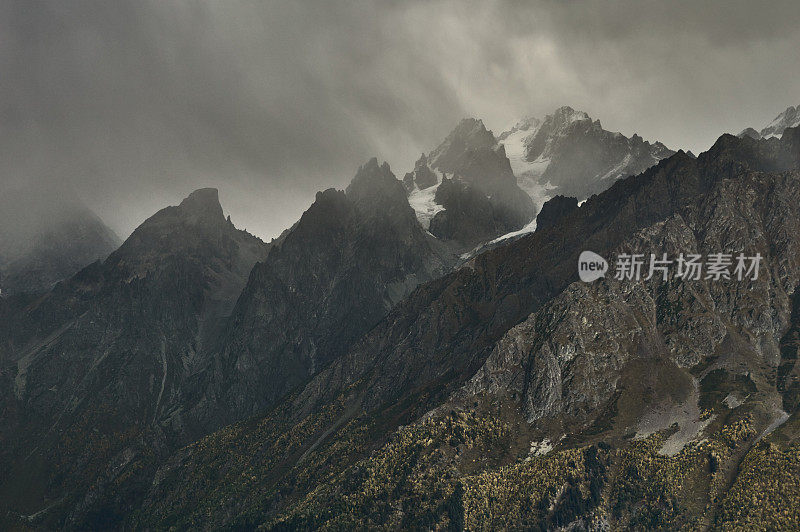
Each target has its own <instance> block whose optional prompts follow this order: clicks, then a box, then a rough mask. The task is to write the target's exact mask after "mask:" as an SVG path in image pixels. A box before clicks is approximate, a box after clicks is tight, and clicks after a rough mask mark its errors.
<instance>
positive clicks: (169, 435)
mask: <svg viewBox="0 0 800 532" xmlns="http://www.w3.org/2000/svg"><path fill="white" fill-rule="evenodd" d="M455 260H456V258H455V256H454V255H453V254H452V252H451V251H450V250H449V248H447V247H446V246H444V245H443V244H442V243H441V242H439V241H438V240H437V239H435V238H434V237H433V236H431V235H430V234H428V233H426V232H425V231H424V229H422V227H421V226H420V224H419V222H418V221H417V219H416V217H415V215H414V211H413V210H412V209H411V207H410V206H409V204H408V200H407V197H406V190H405V188H404V187H403V184H402V183H401V182H400V181H398V180H397V179H396V178H395V176H394V175H393V174H392V173H391V171H390V169H389V167H388V165H386V164H383V165H378V162H377V160H375V159H372V160H371V161H369V162H368V163H367V164H365V165H364V166H363V167H361V168H360V169H359V171H358V173H357V174H356V176H355V178H354V179H353V181H352V182H351V184H350V185H349V186H348V187H347V190H346V191H345V192H341V191H336V190H333V189H331V190H327V191H325V192H320V193H318V195H317V199H316V201H315V202H314V204H313V205H312V206H311V207H310V208H309V209H308V211H307V212H306V213H304V215H303V217H302V218H301V219H300V221H299V222H298V223H296V224H295V225H294V226H293V227H292V228H291V229H290V230H288V231H287V232H285V233H284V234H283V235H282V236H281V237H280V238H279V239H277V240H276V241H274V242H273V243H272V244H271V245H270V246H268V245H265V244H264V243H262V242H261V241H260V240H258V239H257V238H255V237H253V236H251V235H249V234H247V233H246V232H243V231H239V230H237V229H236V228H235V227H234V226H233V225H232V223H231V222H230V218H228V219H227V220H226V219H225V218H224V216H223V212H222V208H221V206H220V205H219V201H218V197H217V191H216V190H215V189H202V190H198V191H196V192H194V193H192V194H191V195H190V196H189V197H188V198H186V199H185V200H184V201H183V202H182V203H181V204H180V205H179V206H177V207H167V208H166V209H163V210H161V211H159V212H158V213H157V214H155V215H154V216H152V217H151V218H150V219H148V220H147V221H145V222H144V223H143V224H142V225H141V226H140V227H139V228H137V229H136V230H135V231H134V232H133V234H131V236H130V237H129V238H128V239H127V240H126V241H125V243H123V245H122V246H121V247H120V248H119V249H118V250H117V251H115V252H114V253H112V254H111V255H110V256H109V257H108V259H106V260H105V261H104V262H102V263H100V262H97V263H95V264H93V265H91V266H89V267H87V268H85V269H84V270H82V271H81V272H79V273H78V274H77V275H75V276H74V277H73V278H71V279H69V280H67V281H65V282H62V283H60V284H59V285H57V286H56V287H55V289H54V290H52V291H50V292H49V293H47V294H45V295H44V296H42V297H39V298H35V299H31V298H13V299H9V300H5V299H3V300H2V301H0V302H2V306H1V307H0V315H3V316H6V315H8V316H10V317H11V319H9V320H8V321H7V322H4V323H3V326H2V328H0V346H1V347H2V351H0V354H2V358H0V360H2V363H3V364H2V374H0V376H1V377H2V378H0V386H1V389H2V393H3V398H4V399H6V398H7V399H8V402H7V403H6V408H5V409H4V411H3V419H2V421H3V425H2V426H3V429H2V433H0V438H1V439H2V442H3V444H4V445H3V447H4V450H3V455H2V456H1V457H0V458H2V461H0V467H2V468H3V470H4V472H6V473H8V474H9V475H12V476H15V477H31V478H32V479H33V480H32V481H31V482H30V483H29V484H26V487H25V489H23V490H17V489H16V488H15V487H14V486H9V487H8V491H7V492H5V493H3V494H2V495H3V497H7V498H6V499H4V500H7V501H8V504H9V506H10V507H13V508H15V511H16V512H17V513H21V514H30V513H35V511H37V510H36V509H37V508H39V509H40V508H41V507H42V504H44V503H46V501H48V500H59V502H58V504H57V505H56V506H55V507H53V508H51V509H50V510H48V511H47V512H45V514H46V515H45V514H42V516H41V518H42V519H45V521H43V522H47V523H49V524H53V523H62V524H63V523H73V524H77V523H92V526H116V524H118V523H119V520H120V519H122V517H123V516H124V515H126V513H127V512H128V511H129V510H130V508H129V507H128V506H129V505H130V504H131V502H130V501H136V500H138V498H140V496H141V489H143V488H144V487H145V486H146V484H147V483H148V482H149V481H150V479H151V478H152V474H153V473H154V471H155V469H154V468H155V466H156V465H157V464H158V463H159V461H160V459H161V458H162V457H163V456H165V455H167V454H168V453H169V452H171V451H172V450H174V449H175V447H176V446H179V445H182V444H184V443H186V442H189V441H191V440H192V439H194V438H197V437H199V436H201V435H202V434H204V433H206V432H208V431H209V430H211V429H216V428H219V427H220V426H222V425H225V424H228V423H230V422H232V421H236V420H239V419H242V418H245V417H248V416H251V415H253V414H255V413H259V412H263V411H264V410H265V409H266V408H267V407H269V406H270V405H272V404H274V402H275V401H277V400H279V399H281V398H282V397H283V396H284V395H286V394H287V393H288V392H289V391H291V390H292V388H294V387H296V386H298V385H300V384H302V383H304V382H306V381H307V380H308V379H309V378H310V377H311V376H312V375H314V374H316V373H318V372H319V371H320V370H322V369H323V368H324V367H326V366H327V365H328V364H329V363H330V362H331V361H332V360H334V359H336V358H337V357H338V356H339V355H341V354H342V353H344V352H346V351H347V350H348V349H349V348H350V347H351V346H352V344H353V343H354V342H355V341H356V340H357V339H358V338H360V337H361V336H362V335H363V334H364V333H365V332H367V331H368V330H369V329H370V328H372V327H373V326H374V325H375V324H376V323H378V322H379V321H380V320H381V318H383V317H384V316H385V315H386V314H387V313H388V312H389V310H390V309H391V308H392V307H393V306H394V305H395V304H396V303H397V302H398V301H400V300H401V299H402V298H403V297H404V296H405V295H407V294H408V292H410V291H411V290H412V289H413V288H414V287H415V286H417V285H418V284H419V283H421V282H425V281H428V280H430V279H433V278H436V277H440V276H441V275H443V274H444V273H446V272H447V271H450V269H451V268H452V267H453V265H454V264H455ZM30 442H37V444H36V445H35V446H34V447H33V448H32V449H31V448H30V446H29V444H30ZM123 469H124V470H128V471H130V474H131V475H132V476H128V477H126V478H127V479H128V482H127V483H124V484H123V485H122V487H119V485H118V483H119V479H118V473H119V471H121V470H123ZM37 471H44V472H46V473H44V474H42V475H41V476H40V477H37V474H36V472H37ZM134 472H135V473H134ZM99 501H102V502H99ZM48 526H49V525H48Z"/></svg>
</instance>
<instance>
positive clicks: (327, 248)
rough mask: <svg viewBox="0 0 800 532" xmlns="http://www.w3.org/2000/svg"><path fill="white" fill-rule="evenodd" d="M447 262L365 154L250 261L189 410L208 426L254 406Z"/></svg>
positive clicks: (402, 194) (399, 190) (396, 187)
mask: <svg viewBox="0 0 800 532" xmlns="http://www.w3.org/2000/svg"><path fill="white" fill-rule="evenodd" d="M454 261H455V257H454V256H453V255H452V254H450V253H449V252H448V250H447V249H446V248H444V247H443V246H442V245H441V244H440V243H439V242H438V241H437V240H436V239H434V238H432V237H431V236H430V235H429V234H427V233H426V232H425V231H424V230H423V229H422V227H421V226H420V225H419V223H418V221H417V220H416V218H415V216H414V211H413V210H412V209H411V207H410V206H409V204H408V201H407V199H406V191H405V189H404V188H403V185H402V183H401V182H400V181H398V180H397V179H396V178H395V176H394V175H393V174H392V172H391V171H390V169H389V166H388V165H387V164H386V163H384V164H383V165H381V166H379V165H378V162H377V160H376V159H372V160H370V161H369V162H368V163H366V164H365V165H364V166H362V167H361V168H360V169H359V170H358V173H357V174H356V176H355V178H354V179H353V181H352V182H351V183H350V185H349V186H348V187H347V190H346V191H345V192H341V191H336V190H333V189H330V190H326V191H325V192H320V193H318V194H317V198H316V201H315V202H314V204H313V205H312V206H311V207H310V208H309V209H308V210H307V211H306V212H305V213H304V214H303V216H302V218H301V219H300V221H299V222H298V223H297V224H296V225H295V227H294V228H293V229H292V230H291V231H290V232H289V233H288V234H286V235H285V237H284V238H283V240H282V242H281V243H280V244H278V245H276V246H275V247H273V249H272V250H271V251H270V253H269V256H268V257H267V259H266V260H265V261H264V262H263V263H260V264H258V265H257V266H256V267H255V268H254V269H253V272H252V273H251V275H250V279H249V281H248V283H247V286H246V287H245V289H244V291H243V293H242V296H241V298H240V299H239V302H238V304H237V306H236V309H235V310H234V313H233V316H232V319H231V321H230V323H229V325H228V329H227V332H226V333H225V335H224V337H223V339H222V343H221V347H220V349H219V353H220V354H219V356H218V357H216V358H215V361H214V366H213V367H211V368H209V369H208V371H207V372H206V374H205V378H206V379H207V380H208V386H209V388H208V391H207V393H206V394H205V395H204V396H203V397H202V398H201V399H200V400H199V401H198V403H199V404H198V405H197V406H196V407H195V408H194V412H196V414H197V417H198V418H199V419H203V420H207V423H209V426H219V425H220V424H221V423H224V422H225V421H226V420H230V419H241V418H242V417H245V416H249V415H252V414H255V413H258V412H263V411H264V408H266V407H267V406H269V405H271V404H273V403H274V402H275V401H276V400H277V399H280V398H281V397H283V396H284V395H285V394H286V393H287V392H289V391H290V390H291V389H292V388H294V387H295V386H297V385H299V384H301V383H303V382H305V381H306V380H307V379H308V378H309V377H311V376H312V375H314V374H315V373H317V372H319V371H320V370H322V369H323V368H324V367H325V366H327V365H328V364H329V363H330V362H331V361H332V360H334V359H335V358H337V357H338V356H339V355H341V354H342V353H344V352H346V351H347V350H348V349H349V348H350V347H351V345H352V344H353V343H354V342H355V341H356V340H357V339H358V338H360V337H361V336H362V335H363V334H364V333H365V332H367V331H368V330H369V329H371V328H372V327H373V326H374V325H375V324H376V323H378V322H379V321H380V320H381V319H382V318H383V317H384V316H385V315H386V314H387V313H388V312H389V310H390V309H391V308H392V307H393V306H394V305H395V304H396V303H397V302H398V301H399V300H400V299H402V298H403V297H404V296H405V295H406V294H408V293H409V292H410V291H411V290H412V289H413V288H414V287H415V286H417V285H418V284H420V283H422V282H425V281H428V280H431V279H434V278H436V277H439V276H441V275H443V274H444V273H445V272H446V271H448V270H449V269H450V268H451V267H452V266H453V264H454ZM228 422H229V421H228Z"/></svg>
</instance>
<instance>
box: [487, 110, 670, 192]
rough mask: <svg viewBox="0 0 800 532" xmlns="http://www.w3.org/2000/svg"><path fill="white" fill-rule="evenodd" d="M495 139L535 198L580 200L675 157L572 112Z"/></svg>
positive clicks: (535, 121) (657, 144)
mask: <svg viewBox="0 0 800 532" xmlns="http://www.w3.org/2000/svg"><path fill="white" fill-rule="evenodd" d="M498 140H499V141H500V142H501V143H502V144H503V145H504V146H505V148H506V153H508V155H509V159H510V160H511V164H512V168H513V170H514V173H515V174H516V175H517V177H518V178H519V179H520V186H521V187H522V188H523V189H525V190H526V192H528V193H529V195H530V196H531V197H533V198H534V199H539V198H540V197H543V196H544V197H545V199H546V198H549V197H552V196H553V195H556V194H562V195H566V196H575V197H577V198H578V199H579V200H584V199H586V198H588V197H589V196H591V195H592V194H597V193H599V192H602V191H603V190H605V189H606V188H608V187H609V186H611V184H612V183H613V182H614V181H616V180H617V179H620V178H622V177H626V176H630V175H636V174H639V173H641V172H643V171H644V170H646V169H647V168H649V167H651V166H653V165H654V164H656V163H657V162H658V161H660V160H661V159H664V158H666V157H669V156H670V155H672V154H673V153H675V152H674V151H672V150H670V149H668V148H667V147H666V146H664V145H663V144H661V143H660V142H655V143H652V144H651V143H650V142H647V141H645V140H643V139H642V138H641V137H640V136H638V135H633V136H632V137H630V138H628V137H626V136H624V135H622V134H621V133H613V132H610V131H606V130H605V129H603V127H602V126H601V124H600V121H599V120H592V119H591V118H590V117H589V115H587V114H586V113H584V112H582V111H575V110H574V109H572V108H571V107H561V108H559V109H557V110H556V111H555V112H554V113H553V114H552V115H548V116H546V117H545V118H544V119H537V118H527V119H524V120H522V121H520V122H519V123H518V124H517V125H516V126H514V127H513V128H512V129H510V130H509V131H506V132H504V133H503V134H501V135H500V137H499V138H498Z"/></svg>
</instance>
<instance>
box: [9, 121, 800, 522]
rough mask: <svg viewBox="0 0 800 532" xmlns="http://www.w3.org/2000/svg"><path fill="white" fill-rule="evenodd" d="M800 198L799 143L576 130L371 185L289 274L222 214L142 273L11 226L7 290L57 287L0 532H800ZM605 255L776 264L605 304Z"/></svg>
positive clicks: (22, 365)
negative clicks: (583, 258)
mask: <svg viewBox="0 0 800 532" xmlns="http://www.w3.org/2000/svg"><path fill="white" fill-rule="evenodd" d="M790 109H791V108H790ZM789 114H790V113H789V112H788V111H787V113H784V114H783V115H782V116H783V117H784V118H786V117H787V116H789ZM779 118H781V117H779ZM786 121H789V122H790V121H791V117H789V118H788V119H786V120H784V119H781V120H780V122H781V123H783V122H786ZM408 166H409V167H412V162H411V161H409V165H408ZM799 172H800V129H799V128H797V127H795V128H792V127H786V128H784V129H783V130H782V131H781V134H780V135H778V136H775V135H772V136H771V135H766V136H763V138H762V136H759V138H754V137H752V136H750V135H740V136H738V137H734V136H731V135H723V136H721V137H720V138H719V139H718V140H717V142H716V143H715V144H714V146H713V147H712V148H711V149H710V150H708V151H707V152H704V153H702V154H700V155H698V156H697V157H695V156H694V155H693V154H691V153H687V152H684V151H682V150H679V151H678V152H673V151H671V150H669V149H668V148H666V147H665V146H664V145H663V144H661V143H659V142H657V141H653V142H650V141H645V140H643V139H642V138H640V137H638V136H636V135H634V136H631V137H626V136H624V135H622V134H619V133H613V132H608V131H606V130H604V129H603V128H602V127H601V126H600V123H599V121H596V120H593V119H591V118H589V116H588V115H587V114H586V113H583V112H581V111H575V110H573V109H572V108H569V107H562V108H559V109H557V110H556V111H555V112H554V113H552V114H550V115H547V117H546V118H545V119H543V120H538V119H525V120H523V121H521V122H519V123H518V125H517V126H516V127H515V128H512V129H511V130H510V131H508V132H505V133H502V134H501V135H499V136H497V137H496V136H495V135H494V133H493V132H492V131H490V130H488V129H487V128H486V127H485V126H484V124H483V122H482V121H481V120H479V119H476V118H467V119H464V120H462V121H461V122H459V123H458V124H457V125H456V127H455V128H454V129H453V130H452V131H451V133H449V134H448V135H447V136H446V137H445V138H444V139H443V140H442V141H441V142H440V143H439V144H438V145H436V147H434V148H433V149H431V151H429V152H427V153H423V154H422V155H421V156H420V157H419V158H418V159H417V160H416V162H414V163H413V169H412V170H411V171H410V172H408V173H405V174H404V175H403V177H402V178H400V177H399V175H397V174H395V172H393V171H392V169H391V168H390V167H389V165H388V164H387V163H385V162H380V161H379V160H378V159H376V158H373V159H369V160H367V161H366V162H365V163H364V164H363V165H361V166H360V167H359V168H358V170H357V171H356V172H355V174H354V177H353V178H352V180H351V182H350V184H349V185H348V186H347V187H346V189H345V190H336V189H327V190H324V191H320V192H318V193H317V195H316V198H315V201H314V202H313V203H312V204H311V205H310V206H309V207H308V208H307V210H306V211H305V212H304V213H303V215H302V216H301V217H300V219H299V220H298V221H297V222H296V223H294V224H293V225H292V226H291V227H290V228H288V229H287V230H285V231H284V232H283V234H282V235H281V236H280V237H279V238H276V239H274V240H272V241H271V242H264V241H262V240H261V239H259V238H257V237H256V236H253V235H252V234H250V233H248V232H247V231H244V230H241V229H238V228H237V227H236V226H235V224H234V222H233V221H232V218H233V219H235V218H236V215H235V213H234V215H233V216H232V217H231V216H228V217H227V218H226V217H225V215H224V212H223V207H222V205H221V204H220V201H219V193H218V191H217V189H215V188H203V189H198V190H196V191H194V192H192V193H191V194H189V195H188V196H187V197H186V198H185V199H183V200H182V201H181V202H180V203H179V204H178V205H176V206H170V207H165V208H163V209H161V210H159V211H158V212H156V213H155V214H153V215H152V216H150V217H148V218H147V219H146V220H145V221H144V222H143V223H141V225H139V227H138V228H137V229H136V230H134V231H133V233H132V234H131V235H130V236H129V237H128V238H127V239H126V240H125V241H124V242H123V243H122V244H121V245H118V243H117V242H116V241H115V237H113V233H111V232H110V231H109V230H108V229H107V228H106V227H105V225H104V224H103V223H102V222H101V221H100V220H99V219H98V218H97V217H96V216H94V215H93V214H92V213H91V211H90V210H88V209H87V208H85V207H82V206H80V205H75V204H74V203H73V202H71V201H69V202H65V203H64V205H65V206H64V207H63V208H58V209H56V208H53V207H52V205H53V204H52V203H51V202H49V201H48V202H47V207H46V210H45V207H37V206H36V205H35V204H31V205H30V206H26V205H27V204H25V203H24V202H23V201H22V200H14V201H13V202H12V203H10V204H9V205H10V206H13V207H14V210H13V211H12V209H11V208H9V209H8V210H5V211H4V216H9V219H10V220H13V221H14V222H15V224H14V225H4V229H5V231H4V233H3V240H2V242H3V243H4V247H3V248H2V249H3V250H5V251H4V253H6V256H7V257H9V258H8V259H4V261H5V262H4V263H3V264H9V265H13V264H20V263H21V262H20V261H21V260H28V261H29V262H28V264H45V265H47V264H53V265H57V266H59V267H60V268H61V269H57V270H54V269H46V268H38V269H37V268H36V267H29V268H28V269H27V270H26V272H28V274H29V278H28V280H26V281H25V282H19V284H15V285H13V286H14V289H13V290H12V289H9V290H6V288H5V285H3V288H4V291H3V294H2V297H0V317H2V320H0V400H1V401H2V405H3V407H2V410H0V444H2V445H0V448H2V451H0V471H1V472H2V474H3V477H4V478H7V479H10V480H9V481H8V482H6V483H5V484H4V485H3V487H2V489H0V509H2V512H3V513H2V515H3V517H2V518H1V519H0V524H2V525H3V526H8V527H11V526H22V525H24V526H32V527H35V528H43V529H61V528H66V529H85V528H95V529H96V528H120V527H123V528H134V529H140V528H142V529H150V528H163V527H177V528H198V527H199V528H224V527H230V528H245V529H250V528H255V527H258V526H261V527H264V528H267V529H276V530H279V529H308V528H318V527H333V528H340V527H345V528H352V527H355V528H363V527H366V528H372V527H388V528H414V527H422V528H436V527H439V528H442V527H450V528H456V529H461V528H480V527H493V528H498V527H499V528H529V527H538V528H543V529H549V528H558V527H563V526H572V527H584V528H591V527H594V526H600V527H614V528H617V527H618V528H637V527H640V526H647V527H657V526H662V527H668V528H673V527H680V526H684V527H689V528H702V527H704V526H711V527H718V528H724V527H725V526H728V525H736V526H740V525H743V524H747V523H751V524H752V523H766V522H770V523H774V524H776V526H778V525H785V524H787V523H793V522H796V521H795V519H796V516H795V515H794V513H792V512H793V511H794V510H792V508H795V504H794V503H795V502H796V501H797V500H800V499H798V497H800V491H797V490H798V487H797V484H796V483H794V482H793V481H791V480H790V479H791V475H794V474H795V473H800V471H797V467H796V464H797V461H796V457H797V452H798V451H797V449H798V447H797V446H798V443H797V435H798V429H797V427H798V423H799V421H798V419H799V418H798V415H800V414H798V412H799V410H798V407H799V406H800V401H799V400H798V393H800V392H798V390H800V380H798V379H799V378H800V369H798V368H799V367H798V365H797V363H796V361H797V353H795V351H796V347H797V346H796V345H795V344H796V342H795V340H796V338H794V337H795V336H796V334H795V332H794V331H795V329H797V327H798V312H797V308H796V307H797V301H796V299H797V297H796V287H797V284H798V279H800V277H799V275H800V274H798V271H800V270H798V265H799V264H800V259H798V253H797V251H798V249H800V247H798V246H800V243H798V242H797V236H798V235H800V213H798V212H797V206H798V205H800V201H798V200H800V173H799ZM570 192H571V193H572V194H571V195H569V193H570ZM39 205H41V203H40V204H39ZM265 208H266V206H265ZM62 212H63V213H64V214H63V215H62V214H61V213H62ZM26 216H27V218H26ZM72 219H75V220H76V222H75V223H65V220H72ZM20 222H26V223H20ZM53 227H55V228H60V229H61V232H60V233H58V232H53V229H52V228H53ZM9 228H13V230H9ZM42 242H44V245H42ZM109 248H110V249H109ZM114 248H116V249H114ZM584 249H591V250H593V251H595V252H597V253H600V254H603V255H606V256H610V255H611V254H613V253H619V252H622V251H636V250H644V252H646V253H648V254H649V253H654V254H658V255H660V254H661V253H668V254H670V255H677V254H678V253H702V254H704V255H708V254H711V253H715V252H726V253H731V254H735V253H738V252H741V251H746V252H748V253H754V252H758V253H760V254H761V255H763V257H764V260H765V264H764V268H763V270H760V271H759V273H760V276H759V278H758V280H757V281H753V282H752V283H749V284H747V285H746V287H745V288H742V285H739V284H737V281H736V280H735V279H727V280H725V281H723V282H720V283H715V282H712V281H709V280H707V279H703V280H699V281H697V282H692V281H686V280H681V279H670V280H668V281H660V280H659V279H658V278H656V279H652V280H646V281H645V280H642V281H635V282H626V281H620V280H615V279H614V278H611V277H609V278H606V279H601V280H599V281H597V282H595V283H592V284H584V283H581V282H580V281H578V280H577V275H576V261H577V257H578V254H579V253H580V252H581V251H582V250H584ZM28 257H35V259H28ZM31 261H33V262H31ZM76 263H80V265H78V266H75V264H76ZM4 267H7V266H4ZM9 271H11V270H9ZM14 279H18V277H13V276H7V277H6V276H4V277H3V278H2V281H3V282H10V281H13V280H14ZM26 283H28V284H26ZM9 286H11V285H9ZM764 475H766V478H769V477H770V476H776V475H788V476H789V478H787V479H786V481H785V482H784V483H783V484H782V489H781V490H779V491H776V490H773V489H772V488H771V487H770V485H769V483H768V482H767V481H766V480H764V478H765V477H764ZM781 478H783V477H781ZM654 479H657V480H654ZM754 494H757V495H758V497H763V498H766V499H767V500H768V501H769V502H768V504H766V505H765V504H763V503H758V502H752V500H761V499H752V497H751V495H754ZM665 501H668V502H665ZM766 512H772V513H773V514H774V517H771V518H770V517H767V516H766V515H765V513H766Z"/></svg>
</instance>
